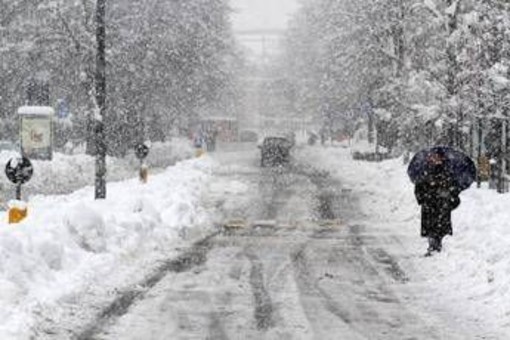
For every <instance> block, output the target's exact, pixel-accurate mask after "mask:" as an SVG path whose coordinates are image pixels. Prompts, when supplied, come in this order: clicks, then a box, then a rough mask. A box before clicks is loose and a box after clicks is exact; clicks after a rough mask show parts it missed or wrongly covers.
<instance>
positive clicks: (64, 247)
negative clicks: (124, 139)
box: [0, 156, 213, 339]
mask: <svg viewBox="0 0 510 340" xmlns="http://www.w3.org/2000/svg"><path fill="white" fill-rule="evenodd" d="M59 158H60V159H64V157H63V156H57V163H58V162H59V160H58V159H59ZM72 159H73V160H76V159H77V158H72ZM76 163H78V164H79V163H80V162H79V161H77V162H76ZM66 164H68V163H66ZM211 167H212V161H211V160H210V159H208V158H207V157H205V158H201V159H193V160H189V161H185V162H182V163H179V164H177V165H176V166H174V167H171V168H168V169H167V170H165V171H164V172H162V173H161V174H158V175H154V176H152V177H151V178H150V180H149V183H148V184H146V185H142V184H140V183H139V181H138V180H137V179H132V180H128V181H124V182H117V183H111V184H109V185H108V199H107V200H105V201H93V199H92V198H93V188H91V187H88V188H84V189H82V190H79V191H77V192H74V193H72V194H70V195H66V196H35V197H33V198H32V199H31V200H30V202H29V204H28V210H29V215H28V218H27V219H26V220H25V221H23V222H22V223H20V224H18V225H8V224H7V223H6V218H7V217H6V216H5V215H6V213H5V212H3V213H0V256H1V258H2V261H0V306H1V307H0V339H28V338H29V336H30V334H31V332H33V329H32V327H33V322H34V319H33V317H34V314H36V311H37V310H44V311H45V313H47V310H48V306H49V305H51V304H52V303H54V302H55V301H57V299H61V298H62V297H65V296H66V295H69V296H74V295H73V294H75V293H76V292H80V291H85V290H87V289H88V287H101V286H103V285H104V284H105V280H106V278H110V277H111V276H117V277H116V278H115V279H116V280H118V281H119V282H124V283H125V282H126V281H129V280H127V279H128V278H129V277H132V274H133V270H139V268H140V267H141V266H140V264H139V263H138V262H139V261H142V260H143V261H149V262H151V261H155V260H154V259H155V258H157V257H158V256H160V257H163V255H164V256H168V252H169V250H170V249H171V248H170V246H171V245H172V244H173V245H174V246H175V241H176V240H177V239H180V238H182V237H183V236H186V237H188V238H190V239H193V238H197V237H199V236H201V235H202V234H203V233H205V232H207V231H208V230H209V231H210V230H211V228H212V227H213V226H211V225H210V222H209V221H210V220H211V219H210V217H209V215H208V214H209V213H208V212H207V211H206V210H205V209H204V208H202V207H201V204H200V199H201V195H202V191H203V190H204V187H205V186H206V184H207V183H208V182H209V181H210V177H211V170H210V169H211ZM67 169H69V167H68V168H67ZM74 175H76V173H75V174H74ZM172 249H173V248H172ZM137 263H138V264H137ZM136 264H137V265H136ZM122 268H124V270H122ZM123 272H124V274H121V273H123ZM112 273H116V274H115V275H112ZM40 306H44V309H42V308H39V307H40Z"/></svg>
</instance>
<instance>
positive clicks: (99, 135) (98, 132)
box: [94, 0, 106, 199]
mask: <svg viewBox="0 0 510 340" xmlns="http://www.w3.org/2000/svg"><path fill="white" fill-rule="evenodd" d="M105 16H106V0H97V3H96V42H97V54H96V76H95V77H96V103H97V110H96V112H95V115H94V127H95V128H94V133H95V142H96V179H95V198H96V199H105V198H106V140H105V139H106V138H105V137H106V136H105V131H104V118H105V114H106V18H105Z"/></svg>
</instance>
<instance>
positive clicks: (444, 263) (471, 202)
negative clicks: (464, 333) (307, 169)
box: [301, 147, 510, 338]
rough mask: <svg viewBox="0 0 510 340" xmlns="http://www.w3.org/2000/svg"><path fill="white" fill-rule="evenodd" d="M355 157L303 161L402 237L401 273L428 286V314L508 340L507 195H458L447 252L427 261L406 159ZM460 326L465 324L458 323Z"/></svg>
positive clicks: (339, 152)
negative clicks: (441, 312) (450, 316)
mask: <svg viewBox="0 0 510 340" xmlns="http://www.w3.org/2000/svg"><path fill="white" fill-rule="evenodd" d="M350 152H351V151H349V150H345V149H339V148H320V147H314V148H308V149H306V150H304V151H303V153H302V155H301V157H302V158H303V159H306V160H307V161H308V162H310V163H312V164H321V167H322V168H325V169H327V170H329V171H330V172H331V174H332V175H333V176H335V177H338V178H340V179H341V180H342V183H343V184H345V185H346V186H347V187H351V188H352V189H354V190H355V192H357V193H359V194H360V199H361V202H362V209H363V212H364V214H365V215H366V217H367V219H369V220H370V221H371V222H370V223H371V224H373V225H376V226H377V227H380V228H387V230H388V233H389V234H392V235H397V236H398V237H399V238H400V240H401V242H402V244H403V246H404V248H405V249H406V250H405V253H403V254H400V259H401V265H402V266H403V267H405V268H406V270H407V271H408V272H409V273H410V275H411V276H412V277H411V280H413V279H415V282H416V284H419V285H423V301H417V302H416V303H420V304H422V306H423V308H429V309H430V308H432V306H433V305H434V304H437V305H442V306H448V308H450V309H451V310H453V311H454V313H458V315H459V316H463V317H464V320H465V319H466V318H467V319H468V320H470V322H471V323H472V324H471V326H472V325H476V324H477V323H478V322H479V321H483V324H484V325H486V326H488V327H490V328H491V329H492V330H494V331H501V333H503V334H504V335H503V338H508V337H509V336H510V305H509V304H508V303H505V302H506V301H509V299H510V262H509V261H508V259H509V258H510V247H509V246H508V244H510V228H508V221H509V220H510V209H508V207H510V195H508V194H507V195H500V194H497V193H495V192H494V191H490V190H488V189H486V188H483V189H477V188H476V186H475V185H473V186H472V187H471V188H470V189H469V190H467V191H465V192H464V193H462V195H461V200H462V204H461V206H460V207H459V208H458V209H457V210H455V211H454V212H453V228H454V236H453V237H447V238H446V239H445V242H444V243H445V244H444V251H443V252H442V253H440V254H437V255H436V256H433V257H431V258H425V257H423V254H424V253H425V249H426V240H424V239H422V238H420V235H419V226H420V210H419V207H418V205H417V204H416V202H415V199H414V194H413V192H414V187H413V185H412V184H411V183H410V181H409V179H408V177H407V174H406V167H405V166H404V165H403V162H402V159H396V160H389V161H384V162H381V163H368V162H361V161H353V160H352V157H351V154H350ZM460 319H462V318H460Z"/></svg>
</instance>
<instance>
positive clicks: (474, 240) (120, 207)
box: [0, 146, 510, 340]
mask: <svg viewBox="0 0 510 340" xmlns="http://www.w3.org/2000/svg"><path fill="white" fill-rule="evenodd" d="M250 148H251V147H250ZM253 148H254V147H253ZM254 150H256V149H254ZM245 154H246V158H244V159H239V161H237V162H234V163H230V165H226V163H227V162H225V160H224V159H222V158H221V155H220V156H213V157H209V156H206V157H204V158H200V159H193V160H189V161H185V162H181V163H179V164H177V165H176V166H173V167H170V168H168V169H167V170H165V171H163V172H162V173H160V174H157V175H154V176H151V178H150V181H149V183H148V184H147V185H141V184H140V183H139V182H138V181H137V180H127V181H124V182H118V183H113V184H110V185H109V187H108V189H109V191H108V195H109V198H108V200H106V201H104V202H94V201H92V199H91V198H92V195H93V194H92V188H85V189H81V190H79V191H77V192H74V193H72V194H70V195H65V196H36V197H33V198H32V199H31V201H30V202H29V209H30V215H29V218H28V219H27V220H26V221H24V222H23V223H21V224H19V225H17V226H10V225H7V224H6V223H5V220H6V216H5V214H2V215H0V253H1V254H2V258H3V261H2V262H1V263H0V305H1V306H2V307H1V308H0V320H1V321H0V339H16V340H18V339H29V338H30V337H35V338H41V339H46V338H48V339H66V338H69V337H70V336H69V334H76V333H73V331H76V329H77V328H79V327H83V326H84V325H83V323H87V322H89V321H93V320H94V317H95V316H96V315H97V314H98V313H99V314H100V313H101V311H102V310H103V308H104V307H105V306H108V305H109V304H110V303H111V301H112V300H115V298H116V297H117V296H126V294H122V292H124V293H125V292H129V293H132V294H136V292H137V290H144V289H145V288H144V287H138V288H137V287H136V286H133V285H136V284H137V283H139V282H140V281H143V279H144V278H147V277H149V278H150V277H152V276H151V275H152V274H153V272H154V271H155V270H156V271H157V269H158V263H163V262H162V261H166V260H168V258H172V257H174V256H178V254H180V253H182V251H183V250H182V249H186V247H187V246H188V245H189V244H190V243H191V242H193V241H195V240H197V239H200V238H201V237H203V236H205V235H208V234H210V233H214V232H215V231H216V226H217V225H218V224H219V223H220V222H222V221H225V219H228V218H231V219H234V218H249V217H250V216H249V214H248V216H247V215H246V214H247V212H249V211H265V212H266V213H267V215H265V216H263V217H267V218H268V219H271V218H274V217H275V216H273V214H276V213H277V214H278V216H284V218H285V219H291V218H294V219H296V221H297V220H302V218H303V216H306V215H308V214H309V212H308V211H307V210H309V209H310V206H307V205H306V204H305V205H299V204H303V203H299V202H301V201H303V199H302V198H303V197H306V195H307V194H309V193H306V192H304V191H303V192H300V191H299V190H298V192H297V193H296V194H295V196H292V197H291V196H285V195H284V196H283V197H280V198H278V197H274V196H272V197H271V195H269V197H264V196H263V195H262V196H261V197H255V196H256V195H255V192H254V190H255V189H256V188H257V187H258V190H262V192H264V190H265V189H264V185H265V184H264V183H262V188H261V187H260V185H261V183H258V184H257V180H256V179H255V178H254V177H252V176H253V168H254V167H256V164H257V161H256V157H257V154H256V151H248V152H246V153H245ZM296 157H297V158H298V160H301V161H304V162H307V163H310V164H314V165H315V166H316V167H320V168H323V169H325V170H328V171H329V172H330V174H331V176H332V177H333V178H336V179H338V181H341V183H342V186H343V187H342V190H345V191H346V192H349V191H352V192H353V193H354V194H355V195H356V197H358V200H359V201H360V202H362V204H361V208H362V214H361V215H359V216H357V217H356V218H358V221H356V220H351V221H349V222H350V224H351V225H352V226H353V227H355V226H356V225H366V226H369V225H370V226H374V227H373V228H371V229H373V230H372V231H371V232H372V233H373V232H374V231H375V232H376V233H379V235H381V237H382V238H389V239H392V238H395V240H396V241H398V247H396V248H395V250H393V251H392V250H391V249H390V250H388V251H389V252H390V253H391V256H392V257H393V258H395V259H397V260H398V265H399V266H400V267H402V268H403V270H404V271H405V274H406V276H407V279H408V280H409V281H408V282H407V283H406V284H405V285H403V286H401V285H400V286H399V287H400V288H399V289H404V293H405V291H407V293H405V295H407V296H412V297H413V300H412V301H410V303H409V309H410V311H412V312H413V314H415V315H421V314H426V315H428V318H429V320H430V315H435V316H436V317H437V318H439V319H443V320H448V321H449V322H454V323H458V325H457V326H458V328H459V329H465V330H467V331H468V332H472V334H473V339H476V338H480V339H481V338H483V337H479V335H480V334H484V335H487V337H486V339H507V338H508V337H509V336H510V326H509V325H508V322H509V321H510V320H509V316H508V315H507V314H510V307H508V305H507V304H506V303H503V301H506V299H508V294H509V292H508V288H509V285H510V270H509V269H510V268H509V266H508V263H507V262H506V261H505V258H506V256H505V254H506V253H507V252H508V250H507V247H506V243H507V240H508V239H509V238H510V235H509V233H510V231H507V230H506V229H505V225H504V223H505V218H507V217H508V214H507V213H506V211H507V210H506V209H505V207H506V206H508V204H509V203H510V202H508V201H509V200H510V198H509V196H506V195H504V196H501V195H497V194H495V193H493V192H490V191H488V190H484V189H482V190H477V189H475V188H472V189H470V190H469V191H467V192H465V193H464V194H463V195H462V200H463V204H462V205H461V207H460V208H459V209H458V210H457V211H455V213H454V232H455V235H454V237H453V238H449V239H447V240H446V241H445V248H444V252H443V253H441V254H439V255H437V256H435V257H432V258H424V257H423V254H424V252H425V248H426V244H425V241H424V240H422V239H420V238H419V210H418V207H417V205H416V204H415V202H414V197H413V190H412V189H413V188H412V185H411V184H410V183H409V181H408V179H407V176H406V173H405V167H404V166H403V165H402V162H401V160H392V161H386V162H382V163H367V162H355V161H352V159H351V157H350V150H349V149H344V148H340V147H326V148H323V147H320V146H316V147H307V148H305V149H303V150H300V151H299V152H297V153H296ZM232 164H237V165H232ZM270 179H271V181H270V182H267V183H266V184H267V185H269V186H272V185H274V184H275V183H276V185H283V187H284V188H285V187H288V186H291V185H292V183H293V182H292V181H293V179H292V178H285V177H280V176H273V177H272V176H270ZM275 181H276V182H275ZM278 181H280V183H279V184H278V183H277V182H278ZM282 181H283V182H282ZM254 183H255V184H254ZM253 185H255V187H254V186H253ZM277 191H278V190H277ZM287 198H288V199H290V201H287ZM293 200H295V201H293ZM294 202H295V203H296V204H297V205H295V204H294ZM305 203H306V201H305ZM282 204H284V205H283V206H282ZM273 206H274V209H272V207H273ZM276 207H292V209H290V210H289V211H288V212H286V211H285V209H283V211H276V210H281V209H279V208H278V209H276ZM259 208H260V209H259ZM301 214H302V215H303V216H301ZM351 229H352V228H351ZM386 232H387V233H388V235H386V236H385V235H384V234H385V233H386ZM275 241H276V240H275ZM225 242H229V241H228V240H227V241H225ZM278 242H280V241H278ZM266 248H267V250H266V251H263V249H266ZM266 248H264V247H262V248H260V249H258V248H253V247H252V246H250V247H249V249H253V251H255V249H258V250H256V251H257V254H258V255H257V256H267V255H270V256H269V259H270V260H271V261H275V262H274V264H275V265H276V264H278V261H279V258H282V259H283V258H284V257H283V253H282V252H283V251H284V250H285V249H284V248H282V249H281V250H280V251H278V252H275V253H274V256H272V255H271V250H270V249H271V246H270V245H266ZM289 249H291V247H290V248H289ZM289 251H290V250H289ZM222 252H223V253H222ZM260 252H262V253H260ZM326 254H327V253H324V255H320V253H319V255H318V258H317V259H316V260H317V261H319V260H320V256H325V255H326ZM219 255H221V256H219ZM218 256H219V258H225V257H226V258H229V256H230V255H229V254H228V253H224V250H222V249H217V250H215V252H213V253H212V254H211V259H210V260H209V261H210V264H209V266H210V267H211V266H212V267H211V268H208V270H207V271H204V272H203V274H200V273H201V271H200V270H199V271H198V272H195V273H193V272H191V273H190V274H185V275H184V276H183V277H181V279H179V280H178V281H174V280H176V279H175V276H170V277H168V278H166V279H164V280H163V281H162V282H165V281H168V282H169V284H170V285H177V286H176V287H177V288H178V287H181V288H182V289H183V290H189V289H192V288H190V287H193V285H200V284H204V283H207V282H209V283H210V284H211V285H212V286H214V285H219V286H220V287H223V288H222V289H223V293H224V294H225V296H226V297H228V296H231V297H232V298H234V302H236V304H234V307H235V308H236V310H237V312H238V313H239V315H240V316H243V315H246V317H247V318H251V314H250V313H249V312H248V310H247V309H246V308H247V305H249V304H250V299H248V300H246V298H247V297H246V296H245V295H243V294H244V293H243V294H241V293H240V289H241V287H239V288H235V287H234V286H228V285H227V286H225V284H226V283H225V281H222V280H223V279H222V277H223V276H225V277H230V279H228V280H230V281H232V280H233V279H232V277H235V276H236V274H235V270H234V269H235V266H240V267H239V271H240V272H239V275H241V276H243V275H245V274H246V273H245V271H246V268H245V267H244V266H245V264H243V263H244V262H239V264H236V263H237V262H236V261H240V259H239V258H237V257H235V258H232V261H233V262H232V264H233V269H232V270H234V271H231V270H230V269H229V270H227V269H226V268H223V269H222V268H221V267H219V268H217V271H216V272H215V271H214V268H215V267H214V259H215V258H216V257H218ZM245 257H246V258H247V259H249V263H250V262H251V263H252V268H257V267H258V266H259V265H262V263H261V262H259V260H257V259H256V257H254V254H253V253H251V252H248V253H247V254H246V256H245ZM261 258H263V257H261ZM254 259H255V260H254ZM253 261H255V262H253ZM339 264H341V263H340V262H339ZM243 268H244V269H243ZM248 268H249V267H248ZM278 268H279V267H278ZM278 268H276V269H278ZM283 268H287V267H282V269H283ZM268 270H269V271H271V270H272V269H271V267H269V269H268ZM286 270H287V269H286ZM317 270H319V269H317V268H315V269H314V271H317ZM253 273H254V272H253V270H252V272H251V273H250V271H249V270H248V272H247V274H246V275H247V278H248V282H251V281H253V280H257V279H258V276H257V274H256V273H255V274H253ZM278 273H280V272H278ZM199 274H200V276H197V277H204V280H205V281H204V282H202V281H200V282H202V283H198V281H196V278H194V276H193V275H199ZM223 274H224V275H223ZM232 275H234V276H232ZM282 275H283V274H282ZM285 275H287V274H285ZM285 277H287V276H285ZM188 279H189V280H190V281H189V282H187V281H186V280H188ZM218 280H220V281H218ZM286 280H287V279H286ZM288 280H291V277H288ZM230 281H229V282H230ZM236 282H237V281H236V280H233V281H232V282H231V283H232V284H235V283H236ZM278 282H279V281H278ZM278 282H275V284H276V283H277V284H278V286H277V287H280V286H279V284H280V283H282V282H283V281H282V282H280V283H278ZM285 282H287V281H285ZM292 282H293V281H288V284H294V283H292ZM383 282H384V281H383ZM181 285H182V286H181ZM158 287H159V288H158ZM158 287H156V288H155V289H154V290H151V291H150V292H148V293H149V294H148V298H149V300H151V301H153V300H154V301H162V300H161V299H163V298H164V297H162V296H161V295H158V290H159V289H160V288H161V287H160V286H158ZM229 287H230V288H229ZM292 287H293V288H292ZM292 287H290V288H292V289H297V288H298V287H295V286H292ZM177 288H176V289H177ZM273 288H274V287H273ZM280 288H282V289H283V287H280ZM280 288H278V289H279V290H277V291H278V292H280V293H283V292H287V289H283V290H282V289H280ZM331 288H334V286H331ZM204 289H207V287H205V288H204ZM292 289H291V291H288V292H289V294H290V295H281V297H283V298H285V299H289V301H290V302H289V303H290V305H292V303H291V302H292V301H294V300H293V299H296V298H297V297H296V296H291V295H292V294H291V293H292ZM223 293H221V294H223ZM221 294H220V295H221ZM232 294H233V295H232ZM127 296H129V294H127ZM281 297H280V296H277V297H273V298H274V299H280V298H281ZM190 299H191V300H186V299H185V300H179V301H180V302H179V301H177V300H176V301H174V302H175V303H178V304H179V305H180V306H181V307H182V308H187V310H193V309H197V308H200V307H199V306H200V304H201V301H202V300H201V298H200V296H197V297H196V300H195V299H194V298H190ZM237 299H239V300H237ZM291 300H292V301H291ZM186 301H188V302H189V303H190V305H186V303H187V302H186ZM294 302H295V303H298V301H297V300H296V301H294ZM165 303H166V304H167V305H165V304H164V303H163V302H161V303H160V305H161V307H165V306H166V307H168V301H166V302H165ZM194 303H195V305H194ZM211 303H212V307H214V306H215V305H216V304H219V303H225V301H210V302H209V305H210V304H211ZM282 303H283V302H282ZM290 305H289V306H290ZM87 306H89V307H88V308H87ZM144 306H145V307H144ZM184 306H185V307H184ZM193 306H195V307H193ZM149 307H150V306H147V304H141V305H140V308H142V310H143V308H149ZM209 307H210V306H209ZM209 307H206V306H204V308H209ZM212 307H211V308H212ZM151 308H152V307H151ZM213 309H214V308H213ZM308 312H309V311H308ZM282 313H283V312H282ZM296 313H297V312H296ZM292 315H294V314H291V315H286V314H283V315H282V317H283V318H284V319H285V320H287V322H288V324H287V327H288V329H287V331H289V332H290V333H288V334H300V332H301V331H302V330H303V328H302V327H305V328H306V327H309V326H306V325H303V324H300V323H299V322H298V323H296V320H293V317H292ZM296 315H297V314H296ZM212 316H214V315H212ZM232 317H233V316H232ZM131 318H135V320H137V321H140V319H139V317H138V318H136V317H134V316H131ZM161 318H162V316H160V317H159V319H161ZM301 319H303V320H305V319H304V316H303V315H301ZM301 319H299V320H301ZM126 320H127V321H126ZM129 320H131V319H130V317H129V315H128V316H126V318H125V319H123V320H122V322H121V323H119V325H118V326H117V328H116V332H118V333H117V334H121V333H122V334H126V332H129V329H128V328H118V327H119V326H120V327H121V326H122V325H123V322H124V323H125V322H129ZM213 320H214V318H213ZM239 320H240V319H239V318H235V319H232V322H234V324H233V326H232V327H234V329H239V327H241V328H242V327H243V326H244V325H243V324H242V323H239ZM149 321H150V320H149ZM152 321H153V322H155V323H156V324H157V320H152ZM163 321H164V320H163ZM188 321H190V322H191V320H188ZM135 326H136V325H135ZM213 326H214V325H213ZM140 327H142V328H139V329H143V325H140ZM190 327H192V328H193V325H192V324H190ZM213 328H214V327H213ZM174 330H175V329H174ZM169 331H171V330H169ZM213 331H215V332H220V333H218V334H220V335H221V334H222V333H221V331H222V330H221V328H217V327H216V328H214V329H213ZM224 331H228V329H227V330H224ZM291 331H295V332H296V333H292V332H291ZM308 331H310V330H309V329H308ZM113 334H116V333H115V332H114V333H113ZM255 334H258V333H255ZM308 334H309V333H308ZM319 334H320V333H319ZM132 335H133V334H132ZM156 335H157V334H156ZM159 335H161V334H159ZM273 335H274V336H275V338H277V334H273ZM155 338H157V337H155ZM160 338H161V337H160ZM269 338H270V337H269ZM290 338H292V337H290ZM303 338H307V337H306V336H304V337H303ZM450 338H453V337H449V335H448V334H444V336H443V337H441V338H440V339H450Z"/></svg>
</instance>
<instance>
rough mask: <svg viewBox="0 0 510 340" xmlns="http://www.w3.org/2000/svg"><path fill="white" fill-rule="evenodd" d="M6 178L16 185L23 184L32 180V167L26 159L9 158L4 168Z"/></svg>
mask: <svg viewBox="0 0 510 340" xmlns="http://www.w3.org/2000/svg"><path fill="white" fill-rule="evenodd" d="M5 174H6V175H7V178H8V179H9V180H10V181H11V182H12V183H14V184H16V185H21V184H25V183H27V182H28V181H30V179H31V178H32V175H33V174H34V167H33V166H32V163H31V162H30V160H29V159H28V158H26V157H14V158H11V159H10V160H9V161H8V162H7V165H6V166H5Z"/></svg>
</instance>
